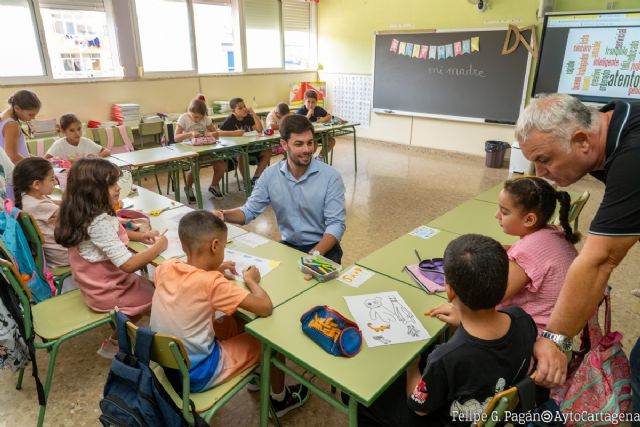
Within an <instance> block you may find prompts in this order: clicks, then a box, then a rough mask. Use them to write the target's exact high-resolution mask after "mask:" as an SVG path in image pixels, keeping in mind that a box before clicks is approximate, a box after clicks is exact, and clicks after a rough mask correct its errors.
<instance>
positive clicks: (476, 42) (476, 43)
mask: <svg viewBox="0 0 640 427" xmlns="http://www.w3.org/2000/svg"><path fill="white" fill-rule="evenodd" d="M471 52H480V37H471Z"/></svg>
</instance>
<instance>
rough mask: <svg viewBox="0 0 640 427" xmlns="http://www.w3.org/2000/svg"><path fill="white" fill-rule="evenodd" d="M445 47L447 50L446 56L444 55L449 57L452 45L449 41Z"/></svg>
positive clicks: (451, 52) (451, 54)
mask: <svg viewBox="0 0 640 427" xmlns="http://www.w3.org/2000/svg"><path fill="white" fill-rule="evenodd" d="M446 49H447V50H446V52H447V56H446V57H447V58H451V57H452V56H453V45H452V44H451V43H449V44H448V45H447V46H446Z"/></svg>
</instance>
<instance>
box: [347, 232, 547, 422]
mask: <svg viewBox="0 0 640 427" xmlns="http://www.w3.org/2000/svg"><path fill="white" fill-rule="evenodd" d="M444 262H445V264H444V270H445V278H446V285H445V287H446V292H447V297H448V298H449V300H450V301H451V302H452V303H453V305H454V306H455V307H456V308H457V309H458V311H459V313H460V320H461V323H460V326H459V327H458V328H457V329H456V331H455V333H454V334H453V336H452V337H451V339H450V340H449V341H447V342H446V343H444V344H441V345H439V346H437V347H436V348H435V349H434V350H433V352H432V353H431V354H429V356H428V357H427V359H426V367H425V369H424V370H423V371H422V372H421V370H420V367H421V366H420V365H421V362H422V361H421V358H420V357H418V358H416V360H415V361H414V362H413V363H412V364H411V365H410V366H409V368H408V369H407V372H406V376H401V377H400V378H399V379H398V380H396V382H395V383H394V384H392V385H391V386H389V388H388V389H387V390H386V391H385V392H384V393H383V394H382V395H381V396H380V397H379V398H378V399H377V400H376V401H375V402H374V403H373V404H372V405H371V407H369V408H365V407H363V406H361V405H360V406H359V407H358V425H360V426H370V425H385V426H402V427H408V426H425V425H429V426H444V425H461V426H462V425H466V426H469V425H471V424H472V422H473V421H476V420H480V419H481V418H480V416H481V414H482V411H483V410H484V407H485V406H486V404H487V403H488V402H489V401H490V400H491V398H492V397H493V396H494V395H495V394H496V393H499V392H501V391H504V390H506V389H508V388H509V387H511V386H513V385H514V384H515V383H517V382H518V381H520V380H521V379H523V378H524V376H525V375H527V374H528V372H527V371H528V369H529V366H530V362H531V357H532V352H533V344H534V342H535V340H536V328H535V324H534V323H533V320H532V319H531V317H530V316H529V315H528V314H527V313H525V312H524V311H523V310H522V309H521V308H519V307H507V308H504V309H500V310H497V309H496V306H497V305H498V304H499V303H500V301H501V300H502V298H503V297H504V293H505V291H506V289H507V275H508V272H509V260H508V258H507V254H506V252H505V250H504V248H503V247H502V246H501V245H500V243H498V242H496V241H495V240H493V239H492V238H490V237H486V236H480V235H477V234H467V235H463V236H460V237H458V238H457V239H455V240H453V241H451V243H449V245H448V246H447V249H446V250H445V254H444ZM465 421H466V422H465Z"/></svg>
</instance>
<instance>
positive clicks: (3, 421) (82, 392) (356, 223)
mask: <svg viewBox="0 0 640 427" xmlns="http://www.w3.org/2000/svg"><path fill="white" fill-rule="evenodd" d="M358 165H359V171H358V173H357V174H355V173H354V170H353V149H352V145H351V141H350V140H347V139H345V140H340V141H339V142H338V144H337V147H336V153H335V160H334V167H336V169H338V170H339V171H340V172H341V173H342V176H343V179H344V182H345V185H346V188H347V191H346V205H347V231H346V234H345V237H344V239H343V249H344V253H345V256H344V258H343V261H344V265H349V264H351V263H353V262H354V261H356V260H357V259H359V258H361V257H363V256H364V255H366V254H368V253H370V252H372V251H373V250H375V249H377V248H379V247H381V246H384V245H385V244H386V243H388V242H390V241H391V240H393V239H394V238H396V237H398V236H399V235H401V234H403V233H406V232H407V231H409V230H410V229H412V228H414V227H415V226H417V225H420V224H425V223H427V222H429V221H430V220H432V219H434V218H436V217H438V216H440V215H441V214H443V213H445V212H446V211H448V210H449V209H451V208H453V207H455V206H457V205H458V204H460V203H461V202H463V201H465V200H466V199H468V198H470V197H472V196H474V195H475V194H477V193H480V192H481V191H484V190H486V189H488V188H490V187H492V186H493V185H495V184H497V183H499V182H500V181H502V180H504V179H505V178H506V177H507V169H506V168H504V169H487V168H485V167H484V159H483V158H479V157H468V156H463V155H457V154H450V153H443V152H438V151H429V150H423V149H416V148H408V147H404V146H398V145H387V144H381V143H376V142H372V141H359V142H358ZM210 173H211V170H210V169H209V170H205V171H203V189H204V191H203V194H205V198H206V204H205V207H206V208H211V207H212V206H213V205H215V207H217V208H231V207H235V206H238V205H240V204H241V203H242V202H243V201H244V195H243V194H242V193H240V192H238V191H237V187H236V186H235V182H234V180H233V179H232V180H231V186H230V189H231V191H232V192H231V194H229V195H227V196H226V197H225V198H224V199H223V200H216V201H215V202H214V201H213V199H212V198H210V197H209V194H208V193H207V192H206V188H207V187H208V180H209V179H210ZM147 187H148V188H150V189H154V188H155V185H154V184H153V182H152V181H148V182H147ZM572 189H574V190H577V191H583V190H585V189H586V190H589V191H591V193H592V196H591V200H590V201H589V203H588V204H587V206H586V208H585V210H584V212H583V213H582V221H581V222H580V224H581V229H583V230H582V231H583V232H584V231H585V230H584V228H585V227H586V226H587V225H588V223H589V221H590V219H591V218H592V217H593V214H594V212H595V209H596V207H597V206H598V204H599V202H600V200H601V199H602V189H603V187H602V185H601V184H599V183H597V182H596V181H595V180H593V179H590V178H586V179H583V180H582V181H581V182H580V183H578V184H576V185H574V186H573V187H572ZM472 220H473V219H472V218H470V221H472ZM247 228H248V229H250V230H253V231H256V232H258V233H261V234H263V235H266V236H268V237H270V238H273V239H277V238H278V237H279V235H278V232H277V229H276V225H275V220H274V217H273V213H272V212H271V211H270V210H268V211H267V212H266V213H265V214H264V215H262V217H260V218H259V219H258V220H256V221H255V222H254V223H253V224H251V225H249V226H247ZM639 259H640V252H639V249H638V248H637V247H635V248H634V249H632V251H631V253H630V254H629V256H627V258H626V259H625V261H624V262H623V263H622V265H621V266H619V267H618V268H617V269H616V271H615V272H614V274H613V277H612V279H611V283H612V285H613V310H614V315H613V327H614V329H617V330H620V331H621V332H622V333H623V334H624V336H625V339H624V344H625V349H626V350H627V351H630V349H631V345H632V343H633V342H634V341H635V338H636V337H637V336H638V334H639V332H640V327H639V326H638V322H637V312H638V309H639V308H640V299H638V298H635V297H632V296H630V294H629V290H630V289H632V288H634V287H636V286H640V279H638V278H639V277H640V263H639V262H638V260H639ZM319 303H321V302H320V301H319ZM61 315H64V314H63V313H61ZM107 333H108V330H107V328H103V329H101V330H98V331H94V332H91V333H88V334H85V335H82V336H80V337H78V338H76V339H74V340H71V341H70V342H68V343H67V344H65V345H64V346H63V347H62V348H61V351H60V353H59V358H58V360H57V363H56V370H55V376H54V381H53V387H52V389H51V395H50V401H49V407H48V409H47V415H46V418H45V425H50V426H70V425H74V426H82V425H89V426H94V425H97V424H98V422H97V417H98V401H99V400H100V397H101V394H102V387H103V386H104V382H105V379H106V376H107V373H108V370H109V362H108V361H107V360H105V359H102V358H100V357H98V356H97V355H96V354H95V351H96V350H97V348H98V345H99V343H100V340H101V339H102V338H103V337H104V336H106V334H107ZM47 361H48V355H47V353H46V352H39V357H38V363H39V366H40V367H41V368H40V369H41V375H42V376H44V369H45V367H46V362H47ZM371 374H372V375H375V373H374V372H372V373H371ZM319 383H320V385H321V386H322V387H325V388H326V387H327V385H326V384H323V383H321V382H319ZM37 412H38V405H37V399H36V396H35V390H34V385H33V381H32V379H31V377H30V376H29V372H28V371H27V374H26V375H25V380H24V388H23V390H21V391H17V390H15V376H14V375H12V374H11V373H10V372H8V371H2V372H0V427H4V426H31V425H35V422H36V419H37ZM257 424H258V396H257V394H255V393H249V392H247V391H242V392H241V393H240V394H239V395H238V396H236V397H235V398H234V399H233V400H232V401H231V402H230V403H229V404H228V405H227V406H225V407H224V408H223V409H222V410H221V411H220V412H219V413H218V414H217V415H216V416H215V417H214V419H213V425H220V426H228V425H237V426H254V425H257ZM346 424H347V418H346V416H345V415H343V414H342V413H340V412H339V411H337V410H336V409H334V408H333V407H331V406H330V405H329V404H327V403H325V402H324V401H323V400H322V399H320V398H318V397H317V396H311V398H310V399H309V401H308V403H307V404H306V405H305V406H304V408H302V409H300V410H297V411H294V412H291V413H290V414H288V415H287V416H285V417H284V418H283V419H282V425H283V426H303V425H304V426H305V427H312V426H325V425H335V426H340V425H346Z"/></svg>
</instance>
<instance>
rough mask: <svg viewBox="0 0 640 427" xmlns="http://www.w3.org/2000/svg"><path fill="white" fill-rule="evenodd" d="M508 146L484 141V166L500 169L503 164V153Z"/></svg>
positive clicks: (499, 142) (504, 143) (498, 142)
mask: <svg viewBox="0 0 640 427" xmlns="http://www.w3.org/2000/svg"><path fill="white" fill-rule="evenodd" d="M509 147H510V145H509V144H508V143H506V142H503V141H485V143H484V152H485V153H486V157H485V159H484V164H485V166H486V167H488V168H501V167H502V163H503V162H504V153H505V152H506V151H507V148H509Z"/></svg>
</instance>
